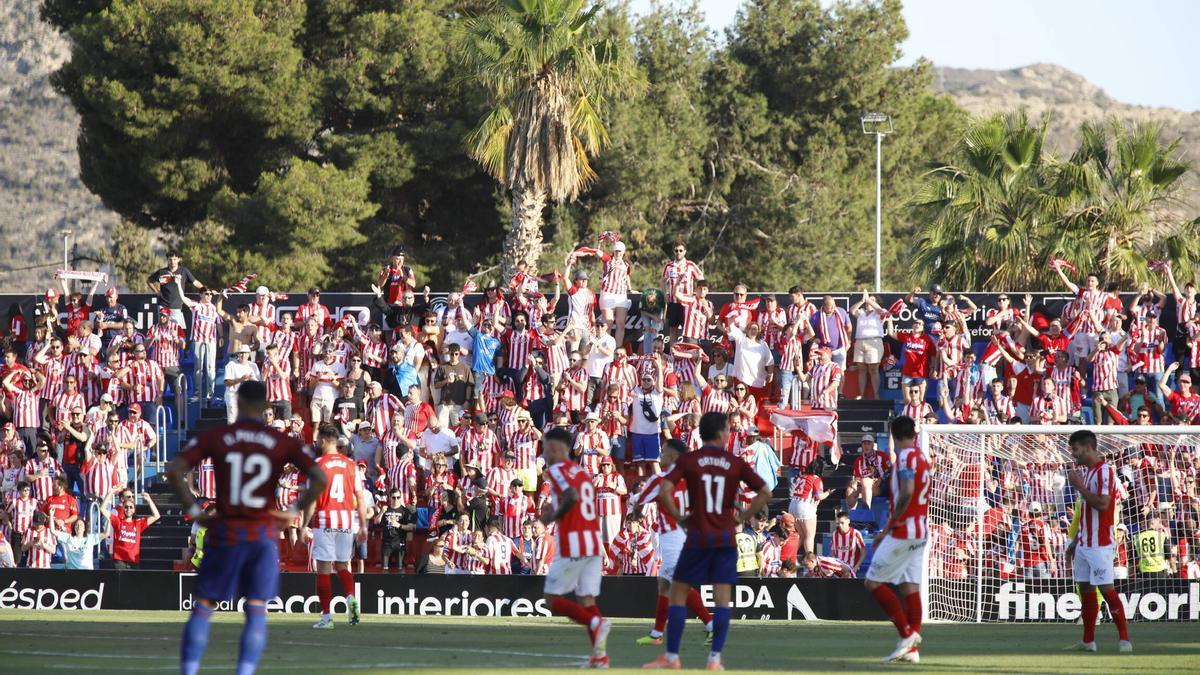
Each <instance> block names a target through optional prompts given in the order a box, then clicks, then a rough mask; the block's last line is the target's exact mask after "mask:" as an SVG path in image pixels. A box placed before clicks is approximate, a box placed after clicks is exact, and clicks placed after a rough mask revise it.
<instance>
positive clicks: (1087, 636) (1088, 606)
mask: <svg viewBox="0 0 1200 675" xmlns="http://www.w3.org/2000/svg"><path fill="white" fill-rule="evenodd" d="M1079 599H1080V601H1081V602H1082V603H1083V641H1084V642H1095V641H1096V617H1097V616H1099V614H1100V600H1099V599H1098V598H1097V597H1096V592H1095V591H1094V590H1092V589H1090V588H1089V589H1088V590H1086V591H1083V592H1082V593H1080V594H1079ZM1121 614H1122V616H1124V612H1123V611H1122V613H1121ZM1113 617H1114V618H1116V613H1115V612H1114V613H1113ZM1122 623H1124V621H1122Z"/></svg>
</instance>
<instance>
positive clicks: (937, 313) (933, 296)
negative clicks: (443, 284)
mask: <svg viewBox="0 0 1200 675" xmlns="http://www.w3.org/2000/svg"><path fill="white" fill-rule="evenodd" d="M920 292H921V288H920V287H919V286H918V287H916V288H914V289H913V290H912V292H911V293H909V294H908V297H906V298H905V299H904V301H905V302H906V303H908V304H910V305H914V306H915V310H914V311H913V315H914V316H915V317H916V318H917V320H918V321H920V322H921V324H922V325H923V327H924V328H925V331H926V332H930V331H932V329H933V324H935V323H941V321H942V318H943V317H942V295H944V293H943V292H942V287H941V286H940V285H938V284H934V285H932V286H930V287H929V297H928V298H922V297H918V296H917V294H918V293H920Z"/></svg>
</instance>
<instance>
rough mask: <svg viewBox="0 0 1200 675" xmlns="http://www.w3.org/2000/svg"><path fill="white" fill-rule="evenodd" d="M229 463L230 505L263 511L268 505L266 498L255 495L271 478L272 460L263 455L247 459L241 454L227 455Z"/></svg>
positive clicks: (232, 453) (226, 458) (251, 456)
mask: <svg viewBox="0 0 1200 675" xmlns="http://www.w3.org/2000/svg"><path fill="white" fill-rule="evenodd" d="M225 461H226V462H229V504H230V506H246V507H248V508H252V509H261V508H262V507H264V506H266V505H267V499H266V497H260V496H258V495H256V494H254V491H255V490H257V489H258V488H259V487H260V486H261V485H262V484H263V483H265V482H267V480H268V479H270V477H271V460H269V459H267V458H266V457H263V456H262V455H250V456H249V457H246V456H245V455H243V454H242V453H240V452H231V453H229V454H228V455H225Z"/></svg>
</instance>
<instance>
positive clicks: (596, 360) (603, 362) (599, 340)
mask: <svg viewBox="0 0 1200 675" xmlns="http://www.w3.org/2000/svg"><path fill="white" fill-rule="evenodd" d="M582 351H584V352H585V353H586V355H587V360H586V361H584V369H585V370H587V374H588V391H587V400H589V401H594V400H596V396H595V394H596V387H597V386H599V384H600V377H601V376H602V375H603V374H604V367H605V366H607V365H608V364H609V363H610V362H611V361H612V360H613V354H614V353H615V352H616V351H617V340H616V338H614V337H613V336H611V335H609V334H608V322H607V321H605V320H604V319H598V320H597V321H596V323H595V324H594V325H593V326H592V334H591V335H590V336H588V341H587V345H586V346H584V347H583V350H582Z"/></svg>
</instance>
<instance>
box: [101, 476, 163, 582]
mask: <svg viewBox="0 0 1200 675" xmlns="http://www.w3.org/2000/svg"><path fill="white" fill-rule="evenodd" d="M120 498H121V504H120V506H119V507H118V509H117V510H116V511H114V512H113V513H112V515H110V516H109V525H110V526H111V528H112V530H111V531H112V557H113V567H115V568H116V569H118V570H132V569H137V568H138V565H139V563H140V562H141V560H142V533H143V532H145V531H146V528H147V527H150V526H151V525H153V524H154V523H157V522H158V519H159V513H158V506H157V505H155V503H154V499H153V498H152V497H151V496H150V493H149V492H143V493H142V499H145V500H146V505H147V506H149V507H150V517H149V518H141V517H138V516H137V504H136V503H135V502H134V496H133V491H132V490H122V491H121V494H120Z"/></svg>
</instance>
